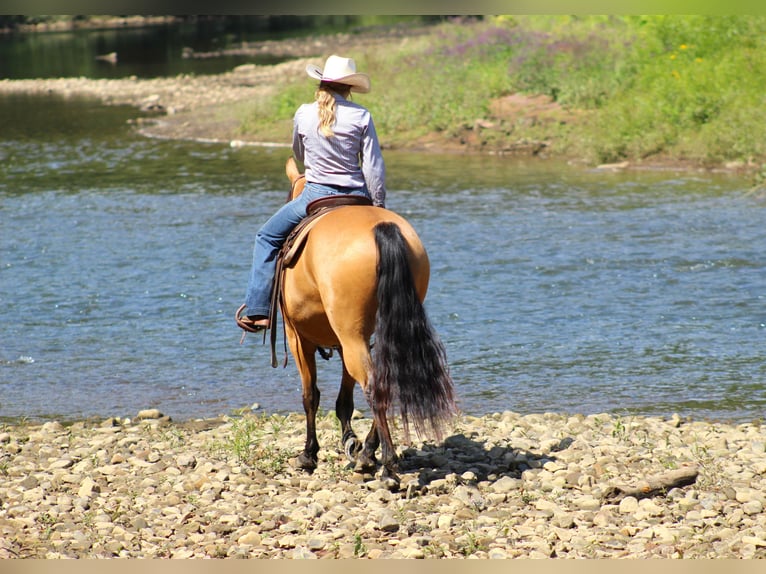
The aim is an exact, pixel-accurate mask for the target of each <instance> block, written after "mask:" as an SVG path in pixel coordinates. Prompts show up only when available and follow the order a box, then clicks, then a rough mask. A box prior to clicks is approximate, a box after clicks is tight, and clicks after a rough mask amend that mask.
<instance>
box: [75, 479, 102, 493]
mask: <svg viewBox="0 0 766 574" xmlns="http://www.w3.org/2000/svg"><path fill="white" fill-rule="evenodd" d="M97 492H101V487H100V486H99V485H98V484H96V482H95V481H94V480H93V479H92V478H90V477H85V478H84V479H83V481H82V482H81V483H80V488H79V490H78V491H77V496H78V497H80V498H90V497H91V496H93V494H94V493H97Z"/></svg>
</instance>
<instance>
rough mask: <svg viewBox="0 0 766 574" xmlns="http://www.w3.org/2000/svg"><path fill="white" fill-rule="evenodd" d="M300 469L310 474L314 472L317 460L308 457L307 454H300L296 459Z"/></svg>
mask: <svg viewBox="0 0 766 574" xmlns="http://www.w3.org/2000/svg"><path fill="white" fill-rule="evenodd" d="M295 461H296V463H297V465H298V468H302V469H303V470H306V471H308V472H314V471H315V470H316V468H317V461H316V459H315V458H311V457H310V456H307V455H306V453H305V452H302V453H301V454H299V455H298V456H297V457H296V459H295Z"/></svg>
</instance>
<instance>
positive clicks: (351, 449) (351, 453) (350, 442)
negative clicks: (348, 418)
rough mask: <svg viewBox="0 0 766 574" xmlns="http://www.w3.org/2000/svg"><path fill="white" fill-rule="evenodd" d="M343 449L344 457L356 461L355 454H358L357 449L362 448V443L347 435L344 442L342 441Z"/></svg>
mask: <svg viewBox="0 0 766 574" xmlns="http://www.w3.org/2000/svg"><path fill="white" fill-rule="evenodd" d="M343 450H344V452H345V453H346V458H348V460H350V461H351V462H356V456H357V455H358V454H359V451H361V450H362V443H361V441H360V440H359V439H358V438H356V437H355V436H352V437H349V438H348V439H346V442H345V443H343Z"/></svg>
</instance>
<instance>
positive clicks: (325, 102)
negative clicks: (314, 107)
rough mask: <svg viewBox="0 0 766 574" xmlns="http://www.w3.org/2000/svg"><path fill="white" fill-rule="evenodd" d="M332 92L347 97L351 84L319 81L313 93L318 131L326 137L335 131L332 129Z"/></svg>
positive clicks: (333, 103) (333, 121) (333, 119)
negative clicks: (316, 110) (317, 112)
mask: <svg viewBox="0 0 766 574" xmlns="http://www.w3.org/2000/svg"><path fill="white" fill-rule="evenodd" d="M333 92H337V93H338V94H340V95H341V96H343V97H344V98H347V97H348V96H349V94H350V92H351V86H346V85H345V84H336V83H331V82H321V83H320V84H319V87H318V88H317V91H316V93H315V94H314V97H315V98H316V101H317V104H318V107H319V132H320V133H321V134H322V135H323V136H324V137H326V138H331V137H333V136H334V135H335V132H333V131H332V128H333V126H334V125H335V97H334V96H333V95H332V93H333Z"/></svg>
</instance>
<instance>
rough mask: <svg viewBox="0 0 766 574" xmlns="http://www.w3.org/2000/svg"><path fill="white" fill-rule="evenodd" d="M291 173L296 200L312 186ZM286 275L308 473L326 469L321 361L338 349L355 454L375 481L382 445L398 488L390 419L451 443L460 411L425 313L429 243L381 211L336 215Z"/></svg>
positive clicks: (283, 302)
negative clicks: (359, 408) (358, 413)
mask: <svg viewBox="0 0 766 574" xmlns="http://www.w3.org/2000/svg"><path fill="white" fill-rule="evenodd" d="M286 173H287V177H288V179H289V180H290V184H291V191H290V194H289V197H288V200H289V199H292V198H294V197H297V195H298V194H300V193H301V191H303V187H304V186H305V178H304V176H303V175H302V174H301V173H300V171H299V170H298V167H297V165H296V164H295V161H294V160H293V159H292V158H290V159H289V160H288V161H287V165H286ZM282 272H283V275H282V277H281V296H280V306H281V311H282V318H283V323H284V328H285V335H286V338H287V341H288V344H289V346H290V350H291V352H292V355H293V357H294V359H295V362H296V365H297V367H298V371H299V373H300V378H301V383H302V386H303V408H304V410H305V412H306V445H305V448H304V450H303V452H302V453H301V454H300V455H299V456H298V459H297V460H298V464H299V465H300V466H301V467H302V468H304V469H306V470H308V471H313V470H314V469H315V468H316V466H317V454H318V452H319V443H318V440H317V435H316V414H317V409H318V408H319V394H320V393H319V389H318V387H317V371H316V354H317V352H318V351H320V350H322V349H328V348H329V349H337V350H338V353H339V355H340V357H341V360H342V363H343V375H342V377H341V384H340V391H339V393H338V397H337V400H336V404H335V409H336V414H337V417H338V420H339V421H340V423H341V435H342V437H341V442H342V444H343V445H344V449H345V451H346V454H347V455H348V456H349V458H350V459H351V460H352V462H354V463H355V464H356V468H357V469H358V470H360V471H362V472H375V470H376V469H377V460H376V458H375V451H376V450H377V448H378V446H380V447H381V464H382V467H383V468H382V474H383V476H388V477H392V478H394V479H397V480H398V478H397V476H396V471H397V463H398V460H397V455H396V451H395V449H394V445H393V441H392V438H391V429H390V427H389V418H388V417H389V415H393V414H395V412H396V411H398V413H399V415H400V416H401V419H402V423H403V428H404V431H405V433H406V434H407V435H409V431H410V425H412V426H414V428H415V430H416V432H417V433H418V434H423V433H426V434H428V433H431V434H433V435H435V436H436V437H437V438H441V431H442V429H443V426H444V423H446V422H447V421H448V420H449V419H450V418H451V417H452V416H453V415H454V414H455V413H456V412H457V407H456V404H455V396H454V386H453V382H452V379H451V377H450V374H449V368H448V365H447V357H446V352H445V349H444V346H443V345H442V343H441V341H440V339H439V337H438V335H437V334H436V332H435V331H434V329H433V327H432V325H431V322H430V320H429V319H428V316H427V314H426V311H425V308H424V306H423V300H424V298H425V295H426V290H427V289H428V282H429V275H430V264H429V260H428V255H427V253H426V250H425V248H424V247H423V244H422V243H421V241H420V239H419V238H418V236H417V234H416V233H415V230H414V229H413V228H412V226H411V225H410V224H409V223H408V222H407V221H406V220H405V219H404V218H403V217H401V216H399V215H398V214H396V213H394V212H393V211H390V210H387V209H384V208H380V207H373V206H372V205H346V206H343V207H336V208H330V209H329V210H328V211H327V212H326V213H324V214H323V215H322V216H321V217H320V218H318V219H317V220H316V221H315V222H314V224H313V227H312V228H311V229H310V231H309V232H308V236H307V239H306V242H305V244H303V245H302V246H301V251H300V256H299V257H297V259H296V260H295V261H294V262H290V263H289V264H287V265H286V266H285V267H284V268H283V271H282ZM276 296H277V295H275V297H276ZM273 328H275V324H274V322H273V321H272V329H273ZM355 383H359V385H360V386H361V388H362V390H363V391H364V395H365V397H366V399H367V401H368V402H369V404H370V409H371V411H372V425H371V428H370V431H369V434H368V435H367V437H366V438H365V440H364V443H363V444H362V443H360V441H359V440H358V438H357V436H356V434H355V433H354V431H353V429H352V427H351V415H352V413H353V410H354V397H353V392H354V385H355Z"/></svg>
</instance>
